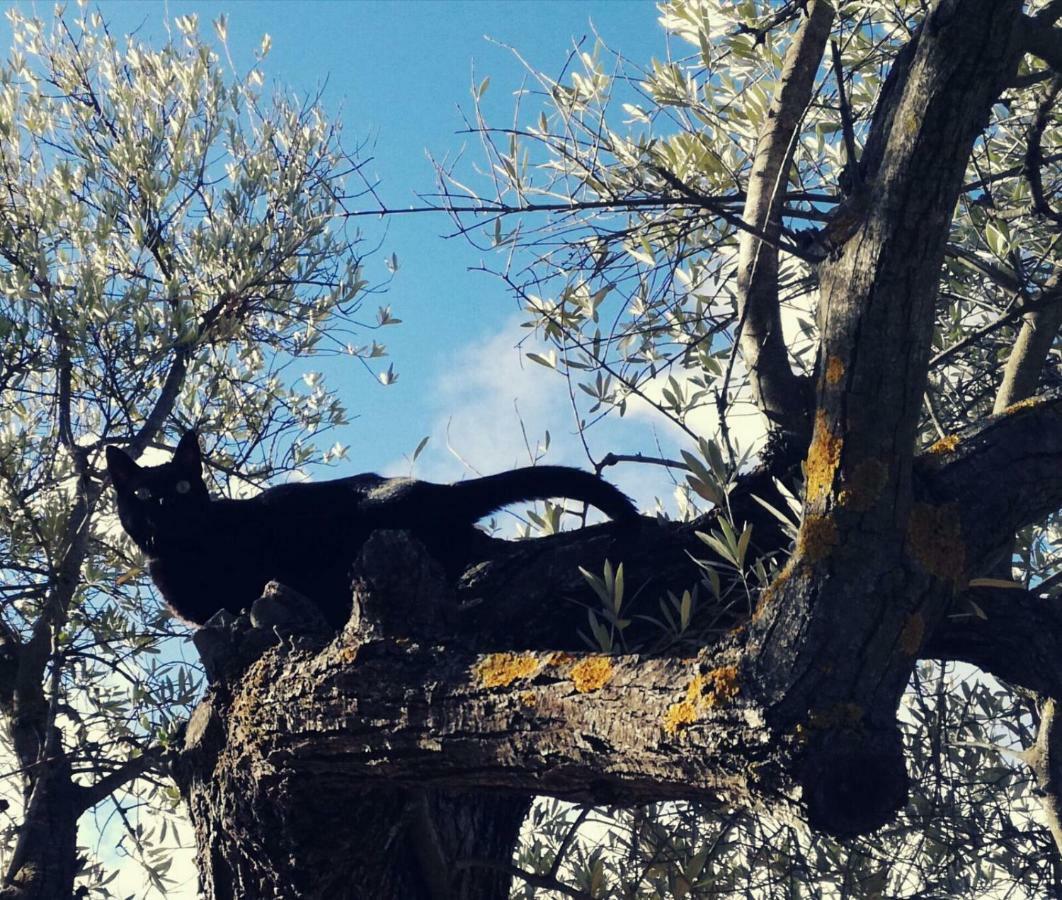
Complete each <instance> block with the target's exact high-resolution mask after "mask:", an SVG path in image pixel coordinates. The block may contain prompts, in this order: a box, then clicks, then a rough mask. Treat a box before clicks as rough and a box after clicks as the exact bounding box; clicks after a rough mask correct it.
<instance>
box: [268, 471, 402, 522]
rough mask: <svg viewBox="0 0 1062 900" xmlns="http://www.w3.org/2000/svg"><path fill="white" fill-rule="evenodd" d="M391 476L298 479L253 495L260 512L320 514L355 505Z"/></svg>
mask: <svg viewBox="0 0 1062 900" xmlns="http://www.w3.org/2000/svg"><path fill="white" fill-rule="evenodd" d="M389 480H390V479H387V478H384V477H382V476H381V475H377V474H375V473H373V472H363V473H362V474H361V475H352V476H350V477H349V478H334V479H332V480H330V481H300V482H289V483H288V484H278V485H276V486H275V487H271V488H267V489H266V490H264V491H262V493H261V494H258V495H257V496H256V497H254V498H252V500H251V501H250V502H252V503H253V504H254V505H255V506H257V507H258V508H259V509H260V510H261V511H262V512H263V513H267V514H278V515H289V516H302V515H323V514H327V513H328V512H330V511H334V510H336V509H356V508H357V506H358V505H359V504H360V503H361V502H362V501H363V500H364V499H365V498H366V497H368V496H369V495H370V494H372V493H373V491H375V490H376V489H378V488H379V487H380V486H381V485H383V484H386V483H387V482H388V481H389Z"/></svg>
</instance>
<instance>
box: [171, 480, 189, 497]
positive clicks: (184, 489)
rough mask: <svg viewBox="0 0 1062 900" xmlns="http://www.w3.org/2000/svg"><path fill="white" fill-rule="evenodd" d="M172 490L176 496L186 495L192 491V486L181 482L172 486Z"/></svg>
mask: <svg viewBox="0 0 1062 900" xmlns="http://www.w3.org/2000/svg"><path fill="white" fill-rule="evenodd" d="M173 489H174V490H175V491H177V493H178V494H187V493H188V492H189V491H190V490H191V489H192V485H191V484H189V483H188V482H187V481H184V480H181V481H178V482H177V483H176V484H175V485H174V486H173Z"/></svg>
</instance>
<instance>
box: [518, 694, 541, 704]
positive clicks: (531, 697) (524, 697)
mask: <svg viewBox="0 0 1062 900" xmlns="http://www.w3.org/2000/svg"><path fill="white" fill-rule="evenodd" d="M520 702H521V703H522V704H524V706H535V705H536V704H537V703H538V698H537V697H536V696H535V692H534V691H524V692H523V693H521V694H520Z"/></svg>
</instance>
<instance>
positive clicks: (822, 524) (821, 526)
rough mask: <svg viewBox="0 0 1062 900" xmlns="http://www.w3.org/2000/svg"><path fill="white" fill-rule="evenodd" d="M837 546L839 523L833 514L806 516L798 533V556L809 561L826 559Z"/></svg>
mask: <svg viewBox="0 0 1062 900" xmlns="http://www.w3.org/2000/svg"><path fill="white" fill-rule="evenodd" d="M836 546H837V523H836V522H834V521H833V518H832V517H831V516H816V515H814V514H813V513H812V514H808V515H806V516H804V521H803V522H801V523H800V532H799V533H798V534H797V546H796V552H797V556H799V557H800V558H801V559H803V560H806V561H808V562H813V563H814V562H818V561H819V560H821V559H825V558H826V557H827V556H829V555H830V553H831V552H832V551H833V548H834V547H836Z"/></svg>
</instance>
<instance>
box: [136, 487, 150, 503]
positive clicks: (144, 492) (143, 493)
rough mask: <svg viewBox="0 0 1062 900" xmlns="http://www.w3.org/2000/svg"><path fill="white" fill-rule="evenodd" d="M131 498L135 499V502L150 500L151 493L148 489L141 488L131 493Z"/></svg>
mask: <svg viewBox="0 0 1062 900" xmlns="http://www.w3.org/2000/svg"><path fill="white" fill-rule="evenodd" d="M133 496H134V497H136V499H137V500H150V499H151V491H150V490H149V489H148V488H146V487H143V486H141V487H138V488H137V489H136V490H135V491H133Z"/></svg>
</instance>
